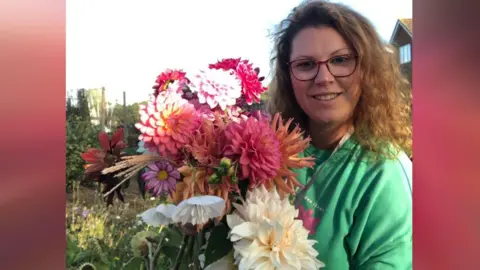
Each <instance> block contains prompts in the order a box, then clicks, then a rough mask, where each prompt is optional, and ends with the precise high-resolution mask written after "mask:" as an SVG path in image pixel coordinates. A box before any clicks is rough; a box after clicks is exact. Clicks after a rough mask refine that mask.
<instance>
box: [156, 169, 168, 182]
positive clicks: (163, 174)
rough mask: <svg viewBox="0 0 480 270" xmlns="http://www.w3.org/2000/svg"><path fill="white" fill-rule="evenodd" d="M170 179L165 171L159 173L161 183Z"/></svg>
mask: <svg viewBox="0 0 480 270" xmlns="http://www.w3.org/2000/svg"><path fill="white" fill-rule="evenodd" d="M167 178H168V173H167V172H166V171H165V170H162V171H159V172H158V174H157V179H158V180H159V181H163V180H166V179H167Z"/></svg>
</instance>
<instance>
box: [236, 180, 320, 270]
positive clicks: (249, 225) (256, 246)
mask: <svg viewBox="0 0 480 270" xmlns="http://www.w3.org/2000/svg"><path fill="white" fill-rule="evenodd" d="M234 206H235V208H236V210H235V211H234V212H233V213H232V214H231V215H227V223H228V226H229V227H230V228H231V231H230V233H229V238H230V240H231V241H232V242H233V248H234V256H235V261H236V264H238V268H239V269H245V270H249V269H255V270H262V269H298V270H303V269H312V270H313V269H319V268H321V267H324V266H325V264H324V263H322V262H321V261H319V260H318V259H317V258H316V257H317V255H318V252H317V251H316V250H315V249H314V248H313V245H314V244H315V243H316V241H314V240H309V239H308V233H309V232H308V231H307V230H306V229H305V228H304V227H303V226H302V221H301V220H299V219H296V218H297V216H298V210H296V209H295V207H294V206H293V205H291V204H290V202H289V200H288V198H284V199H281V198H280V196H279V194H278V193H277V191H276V189H275V188H273V189H272V190H271V191H270V192H269V191H267V190H266V188H265V187H264V186H260V187H258V188H256V189H254V190H252V191H249V192H247V198H246V201H245V202H244V204H243V205H238V204H234Z"/></svg>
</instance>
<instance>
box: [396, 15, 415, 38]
mask: <svg viewBox="0 0 480 270" xmlns="http://www.w3.org/2000/svg"><path fill="white" fill-rule="evenodd" d="M399 21H400V22H401V23H402V24H403V27H405V28H406V29H407V30H408V32H410V35H411V34H412V29H413V20H412V19H405V18H404V19H399Z"/></svg>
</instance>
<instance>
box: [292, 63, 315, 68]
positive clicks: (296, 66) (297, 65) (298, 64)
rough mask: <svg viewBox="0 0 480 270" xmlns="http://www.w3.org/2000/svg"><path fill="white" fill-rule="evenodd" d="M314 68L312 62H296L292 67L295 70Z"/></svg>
mask: <svg viewBox="0 0 480 270" xmlns="http://www.w3.org/2000/svg"><path fill="white" fill-rule="evenodd" d="M314 66H315V62H313V61H302V62H297V63H295V65H294V67H295V68H300V69H309V68H312V67H314Z"/></svg>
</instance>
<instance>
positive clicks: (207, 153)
mask: <svg viewBox="0 0 480 270" xmlns="http://www.w3.org/2000/svg"><path fill="white" fill-rule="evenodd" d="M214 117H215V115H214ZM217 123H218V124H220V126H219V125H218V124H217ZM221 124H222V120H221V119H219V116H218V115H217V116H216V119H215V120H214V121H211V120H210V119H208V118H204V119H203V121H202V124H201V125H200V128H199V129H198V130H197V131H196V132H195V133H194V134H193V135H192V139H191V143H190V144H188V145H186V146H185V148H186V149H187V151H188V152H189V153H191V154H192V156H193V158H194V159H195V160H196V161H198V162H199V163H200V164H201V165H217V164H218V162H219V160H220V159H221V156H220V155H221V150H222V145H223V144H222V140H221V134H222V132H223V127H222V125H221Z"/></svg>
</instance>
